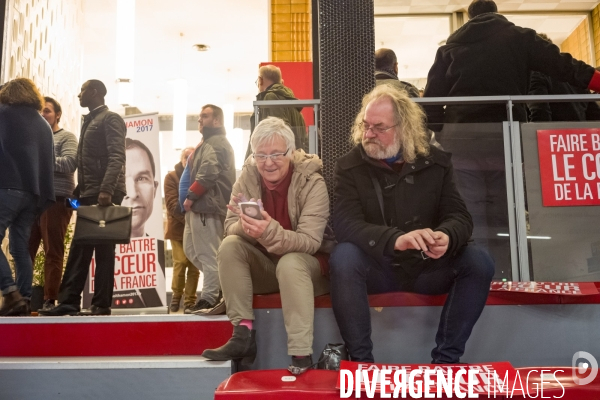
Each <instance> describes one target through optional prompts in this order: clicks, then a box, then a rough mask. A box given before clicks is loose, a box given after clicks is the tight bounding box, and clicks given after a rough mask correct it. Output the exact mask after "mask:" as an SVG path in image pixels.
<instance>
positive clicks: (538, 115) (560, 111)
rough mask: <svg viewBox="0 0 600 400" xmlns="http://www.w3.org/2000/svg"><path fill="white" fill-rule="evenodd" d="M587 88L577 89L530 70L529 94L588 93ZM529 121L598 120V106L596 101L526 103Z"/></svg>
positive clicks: (599, 115) (599, 109)
mask: <svg viewBox="0 0 600 400" xmlns="http://www.w3.org/2000/svg"><path fill="white" fill-rule="evenodd" d="M590 93H591V92H590V91H589V90H587V89H578V88H576V87H573V86H572V85H569V84H568V83H566V82H560V81H558V80H556V79H554V78H551V77H549V76H548V75H544V74H542V73H541V72H532V73H531V80H530V82H529V94H530V95H538V96H547V95H555V94H563V95H565V94H590ZM527 107H528V108H529V121H531V122H549V121H598V120H600V107H598V104H596V102H594V101H592V102H576V101H574V102H570V103H528V104H527Z"/></svg>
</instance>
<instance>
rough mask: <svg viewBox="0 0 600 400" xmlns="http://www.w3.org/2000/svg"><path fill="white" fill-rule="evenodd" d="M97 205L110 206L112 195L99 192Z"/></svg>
mask: <svg viewBox="0 0 600 400" xmlns="http://www.w3.org/2000/svg"><path fill="white" fill-rule="evenodd" d="M98 204H99V205H101V206H110V205H111V204H112V195H111V194H110V193H106V192H100V194H99V195H98Z"/></svg>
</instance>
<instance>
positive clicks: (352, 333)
mask: <svg viewBox="0 0 600 400" xmlns="http://www.w3.org/2000/svg"><path fill="white" fill-rule="evenodd" d="M329 268H330V275H331V280H330V282H331V302H332V305H333V312H334V314H335V319H336V321H337V324H338V326H339V328H340V333H341V335H342V338H343V339H344V342H345V343H346V347H347V348H348V353H349V355H350V358H351V359H352V361H364V362H373V361H374V360H373V354H372V350H373V342H372V341H371V315H370V312H369V299H368V297H367V293H385V292H393V291H395V290H397V289H398V284H397V281H396V278H395V276H394V274H393V271H392V270H391V268H390V267H389V266H381V265H379V264H378V263H377V261H375V260H374V259H372V258H371V257H369V256H368V255H367V254H366V253H365V252H363V251H362V250H361V249H360V248H359V247H358V246H356V245H354V244H352V243H347V242H346V243H339V244H338V245H337V246H336V247H335V248H334V249H333V252H332V253H331V257H330V258H329Z"/></svg>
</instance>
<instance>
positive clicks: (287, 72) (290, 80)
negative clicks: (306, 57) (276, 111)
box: [259, 61, 315, 127]
mask: <svg viewBox="0 0 600 400" xmlns="http://www.w3.org/2000/svg"><path fill="white" fill-rule="evenodd" d="M263 65H276V66H278V67H279V69H281V76H282V77H283V84H284V85H285V86H287V87H289V88H290V89H292V91H293V92H294V95H295V96H296V98H297V99H298V100H311V99H314V94H313V70H312V69H313V66H312V62H291V61H290V62H263V63H260V65H259V67H262V66H263ZM302 116H303V117H304V122H306V126H307V127H308V126H309V125H314V123H315V118H314V116H315V114H314V112H313V108H312V107H305V108H303V109H302Z"/></svg>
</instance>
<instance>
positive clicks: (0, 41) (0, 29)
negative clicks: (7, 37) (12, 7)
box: [0, 0, 10, 85]
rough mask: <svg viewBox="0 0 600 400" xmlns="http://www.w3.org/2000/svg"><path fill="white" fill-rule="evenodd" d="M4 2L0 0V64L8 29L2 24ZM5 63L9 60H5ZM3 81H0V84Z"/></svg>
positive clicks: (4, 9) (5, 0)
mask: <svg viewBox="0 0 600 400" xmlns="http://www.w3.org/2000/svg"><path fill="white" fill-rule="evenodd" d="M6 3H7V0H0V64H2V60H1V58H2V49H3V48H4V32H5V31H6V29H8V28H7V27H6V26H4V18H6ZM5 61H6V62H7V63H8V62H10V60H5ZM2 83H4V82H0V85H1V84H2Z"/></svg>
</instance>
